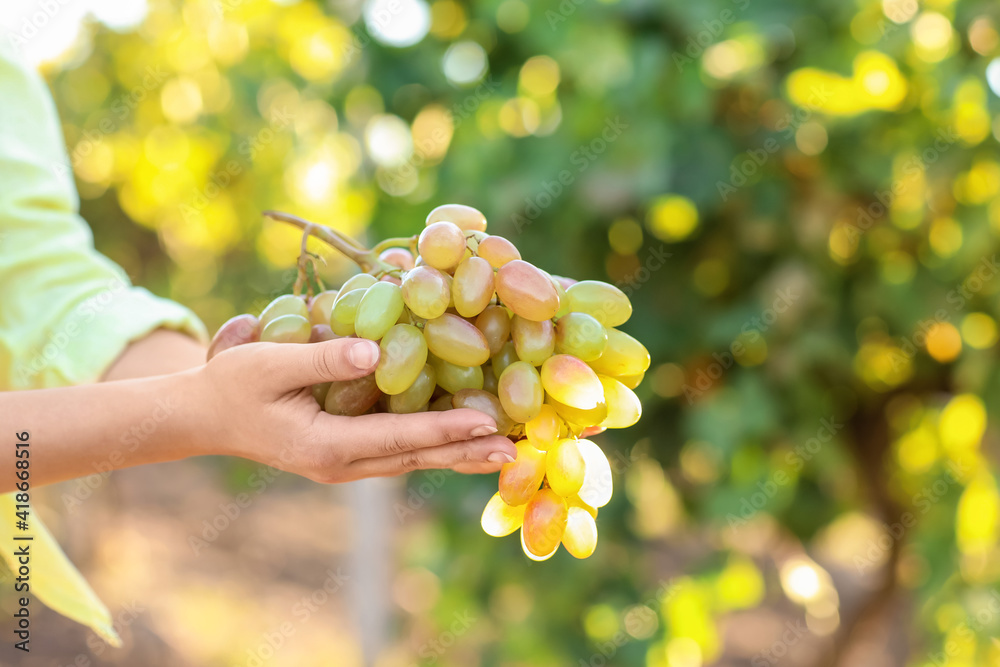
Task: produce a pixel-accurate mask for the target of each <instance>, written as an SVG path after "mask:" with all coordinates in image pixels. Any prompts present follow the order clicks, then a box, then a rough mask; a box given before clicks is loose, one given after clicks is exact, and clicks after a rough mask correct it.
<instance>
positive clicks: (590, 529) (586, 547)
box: [522, 507, 597, 558]
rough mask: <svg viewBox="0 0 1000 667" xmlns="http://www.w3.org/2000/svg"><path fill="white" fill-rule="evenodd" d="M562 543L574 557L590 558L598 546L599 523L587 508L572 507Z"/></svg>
mask: <svg viewBox="0 0 1000 667" xmlns="http://www.w3.org/2000/svg"><path fill="white" fill-rule="evenodd" d="M522 521H523V519H522ZM562 545H563V546H564V547H566V551H568V552H569V555H570V556H573V558H589V557H590V556H591V555H592V554H593V553H594V549H596V548H597V523H596V522H595V521H594V517H593V516H591V515H590V514H589V513H588V512H587V510H584V509H581V508H579V507H570V508H569V512H567V514H566V530H565V531H564V532H563V536H562Z"/></svg>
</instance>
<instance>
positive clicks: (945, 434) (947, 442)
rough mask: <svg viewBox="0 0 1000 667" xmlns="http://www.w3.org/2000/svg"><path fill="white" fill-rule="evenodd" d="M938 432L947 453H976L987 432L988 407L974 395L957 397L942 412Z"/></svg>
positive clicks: (958, 454)
mask: <svg viewBox="0 0 1000 667" xmlns="http://www.w3.org/2000/svg"><path fill="white" fill-rule="evenodd" d="M938 432H939V437H940V438H941V444H942V445H943V446H944V450H945V452H947V453H948V454H949V455H950V456H961V455H964V454H967V453H970V452H974V451H975V450H977V449H978V448H979V443H980V441H981V440H982V439H983V433H985V432H986V407H985V406H984V405H983V401H982V400H981V399H980V398H979V397H978V396H975V395H973V394H961V395H959V396H955V397H954V398H953V399H951V401H949V402H948V405H946V406H945V408H944V410H943V411H942V412H941V419H940V421H939V422H938Z"/></svg>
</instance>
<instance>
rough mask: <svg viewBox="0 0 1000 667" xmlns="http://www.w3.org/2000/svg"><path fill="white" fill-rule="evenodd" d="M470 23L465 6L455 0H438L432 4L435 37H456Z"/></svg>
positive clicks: (432, 29) (432, 22)
mask: <svg viewBox="0 0 1000 667" xmlns="http://www.w3.org/2000/svg"><path fill="white" fill-rule="evenodd" d="M468 24H469V19H468V17H467V16H466V14H465V8H464V7H463V6H462V5H460V4H458V3H457V2H455V1H454V0H438V2H435V3H434V4H433V5H431V34H432V35H434V36H435V37H438V38H439V39H454V38H456V37H458V36H459V35H461V34H462V33H463V32H464V31H465V27H466V26H467V25H468Z"/></svg>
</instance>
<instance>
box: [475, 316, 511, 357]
mask: <svg viewBox="0 0 1000 667" xmlns="http://www.w3.org/2000/svg"><path fill="white" fill-rule="evenodd" d="M476 328H477V329H479V330H480V331H482V332H483V335H484V336H486V344H487V345H489V346H490V356H493V355H495V354H496V353H497V352H499V351H500V350H501V348H503V345H504V343H506V342H507V340H508V339H509V338H510V314H509V313H508V312H507V309H506V308H504V307H503V306H487V307H486V308H485V309H484V310H483V312H481V313H479V317H477V318H476Z"/></svg>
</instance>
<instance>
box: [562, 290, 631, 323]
mask: <svg viewBox="0 0 1000 667" xmlns="http://www.w3.org/2000/svg"><path fill="white" fill-rule="evenodd" d="M566 297H567V298H568V299H569V309H570V311H571V312H574V313H587V314H588V315H592V316H593V317H594V318H595V319H596V320H597V321H598V322H600V323H601V324H603V325H604V326H606V327H617V326H619V325H621V324H625V322H627V321H628V318H630V317H632V304H631V302H629V300H628V297H627V296H625V293H624V292H622V291H621V290H620V289H618V288H617V287H615V286H614V285H609V284H608V283H603V282H601V281H599V280H582V281H580V282H578V283H576V284H574V285H570V287H569V289H567V290H566Z"/></svg>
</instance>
